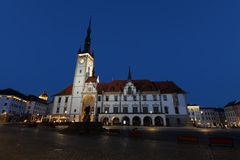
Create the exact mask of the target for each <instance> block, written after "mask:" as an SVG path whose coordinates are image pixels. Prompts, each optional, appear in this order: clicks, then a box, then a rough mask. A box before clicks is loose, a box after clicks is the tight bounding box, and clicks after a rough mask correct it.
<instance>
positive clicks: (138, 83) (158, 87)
mask: <svg viewBox="0 0 240 160" xmlns="http://www.w3.org/2000/svg"><path fill="white" fill-rule="evenodd" d="M89 78H91V79H89ZM89 78H88V79H87V81H88V82H92V80H95V79H93V78H92V77H89ZM87 81H86V82H87ZM127 82H128V80H113V81H112V82H108V83H98V84H97V91H98V93H99V94H101V93H102V92H122V91H123V89H124V87H125V85H126V84H127ZM131 82H132V83H133V84H134V86H135V87H136V89H137V91H160V92H161V93H185V91H184V90H183V89H181V88H180V87H178V86H177V85H176V84H175V83H174V82H172V81H161V82H152V81H149V80H132V81H131ZM70 94H72V85H70V86H68V87H67V88H66V89H64V90H63V91H61V92H59V93H58V94H56V95H70Z"/></svg>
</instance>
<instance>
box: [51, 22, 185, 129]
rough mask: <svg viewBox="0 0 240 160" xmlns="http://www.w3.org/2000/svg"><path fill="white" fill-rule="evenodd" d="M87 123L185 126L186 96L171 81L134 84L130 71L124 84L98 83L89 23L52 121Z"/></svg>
mask: <svg viewBox="0 0 240 160" xmlns="http://www.w3.org/2000/svg"><path fill="white" fill-rule="evenodd" d="M87 107H89V108H90V121H92V122H97V121H98V122H102V123H103V124H104V125H145V126H184V125H186V123H187V120H188V115H187V110H186V92H185V91H184V90H183V89H181V88H180V87H178V86H177V85H176V84H175V83H174V82H172V81H151V80H135V79H134V78H133V77H132V73H131V69H130V68H129V71H128V76H126V79H125V80H113V81H111V82H99V76H97V75H96V73H95V70H94V55H93V53H92V52H91V20H90V22H89V26H88V29H87V35H86V38H85V44H84V49H83V50H79V51H78V54H77V62H76V69H75V74H74V80H73V83H72V84H71V85H69V86H68V87H67V88H65V89H63V90H62V91H60V92H59V93H57V94H55V96H54V101H53V110H52V116H51V121H55V122H82V121H83V120H84V116H85V115H86V108H87Z"/></svg>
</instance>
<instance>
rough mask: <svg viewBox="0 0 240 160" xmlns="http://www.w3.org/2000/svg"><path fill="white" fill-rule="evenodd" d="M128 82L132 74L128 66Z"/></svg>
mask: <svg viewBox="0 0 240 160" xmlns="http://www.w3.org/2000/svg"><path fill="white" fill-rule="evenodd" d="M128 80H129V81H131V80H132V73H131V68H130V66H129V67H128Z"/></svg>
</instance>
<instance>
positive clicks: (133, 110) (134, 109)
mask: <svg viewBox="0 0 240 160" xmlns="http://www.w3.org/2000/svg"><path fill="white" fill-rule="evenodd" d="M118 112H119V107H113V113H118ZM132 112H133V113H138V112H139V111H138V107H133V108H132ZM142 112H143V113H160V112H159V108H158V107H153V111H149V110H148V107H143V110H142ZM164 112H165V113H166V114H168V113H169V110H168V107H167V106H165V107H164ZM97 113H100V107H98V110H97ZM104 113H109V107H104ZM123 113H129V112H128V107H123ZM175 113H176V114H179V108H178V107H175Z"/></svg>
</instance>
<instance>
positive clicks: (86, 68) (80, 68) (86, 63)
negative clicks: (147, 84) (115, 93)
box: [70, 19, 94, 122]
mask: <svg viewBox="0 0 240 160" xmlns="http://www.w3.org/2000/svg"><path fill="white" fill-rule="evenodd" d="M90 35H91V19H90V21H89V26H88V30H87V36H86V38H85V44H84V50H83V51H81V49H80V50H79V51H78V54H77V62H76V69H75V74H74V80H73V89H72V104H71V111H70V112H71V113H70V120H71V121H75V122H79V121H80V115H81V112H82V98H83V95H82V92H83V89H84V85H85V81H86V80H87V78H88V77H91V76H92V71H93V68H94V57H93V55H92V54H91V51H90V45H91V37H90Z"/></svg>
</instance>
